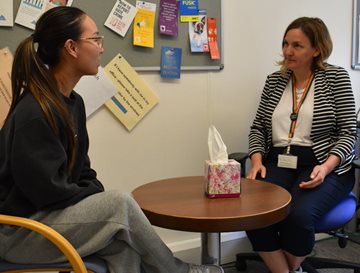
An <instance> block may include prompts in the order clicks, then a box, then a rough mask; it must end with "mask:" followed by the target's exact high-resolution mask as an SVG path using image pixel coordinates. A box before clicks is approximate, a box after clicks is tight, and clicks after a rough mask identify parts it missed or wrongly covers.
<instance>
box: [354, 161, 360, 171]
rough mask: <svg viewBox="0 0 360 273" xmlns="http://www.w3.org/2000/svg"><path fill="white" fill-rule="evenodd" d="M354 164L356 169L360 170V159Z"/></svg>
mask: <svg viewBox="0 0 360 273" xmlns="http://www.w3.org/2000/svg"><path fill="white" fill-rule="evenodd" d="M352 164H353V166H354V167H355V168H357V169H360V159H355V160H354V161H353V162H352Z"/></svg>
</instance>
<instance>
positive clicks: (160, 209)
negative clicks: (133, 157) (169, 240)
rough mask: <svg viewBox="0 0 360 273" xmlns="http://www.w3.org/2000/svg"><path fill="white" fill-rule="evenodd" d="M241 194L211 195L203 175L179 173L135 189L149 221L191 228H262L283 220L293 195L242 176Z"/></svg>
mask: <svg viewBox="0 0 360 273" xmlns="http://www.w3.org/2000/svg"><path fill="white" fill-rule="evenodd" d="M240 184H241V195H240V197H237V198H212V199H211V198H208V197H206V195H205V178H204V177H203V176H189V177H177V178H169V179H164V180H159V181H155V182H151V183H148V184H145V185H142V186H140V187H138V188H136V189H135V190H134V191H133V192H132V193H133V196H134V198H135V200H136V201H137V202H138V204H139V205H140V207H141V208H142V210H143V212H144V213H145V215H146V216H147V218H148V219H149V221H150V222H151V223H152V224H153V225H155V226H159V227H163V228H168V229H174V230H181V231H191V232H228V231H241V230H250V229H256V228H262V227H265V226H268V225H271V224H274V223H277V222H279V221H281V220H283V219H284V218H285V217H286V215H287V213H288V209H289V204H290V201H291V195H290V194H289V193H288V192H287V191H286V190H285V189H283V188H281V187H279V186H276V185H274V184H271V183H267V182H262V181H258V180H250V179H246V178H241V182H240Z"/></svg>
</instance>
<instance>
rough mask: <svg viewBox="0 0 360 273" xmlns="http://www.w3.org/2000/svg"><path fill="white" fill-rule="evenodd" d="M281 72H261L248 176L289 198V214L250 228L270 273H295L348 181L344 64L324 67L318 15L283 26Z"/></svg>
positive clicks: (350, 109) (327, 50) (327, 48)
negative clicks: (277, 188) (263, 75)
mask: <svg viewBox="0 0 360 273" xmlns="http://www.w3.org/2000/svg"><path fill="white" fill-rule="evenodd" d="M282 51H283V60H282V61H280V62H279V64H280V65H281V69H280V71H277V72H275V73H273V74H271V75H269V76H268V77H267V80H266V83H265V86H264V89H263V93H262V96H261V101H260V105H259V107H258V110H257V113H256V116H255V119H254V121H253V124H252V126H251V130H250V134H249V154H250V158H251V169H250V171H249V173H248V174H247V177H248V178H250V179H255V178H257V179H263V180H266V181H268V182H271V183H275V184H278V185H280V186H282V187H284V188H285V189H287V190H288V191H289V192H290V193H291V195H292V203H291V208H290V212H289V215H288V217H287V218H286V219H285V220H284V221H282V222H281V223H279V224H276V225H273V226H270V227H267V228H263V229H259V230H253V231H248V232H247V235H248V237H249V239H250V241H251V243H252V246H253V249H254V251H256V252H258V253H259V255H260V256H261V257H262V259H263V260H264V262H265V263H266V265H267V266H268V268H269V270H270V271H271V272H273V273H286V272H289V271H290V272H299V271H300V272H301V267H300V265H301V262H302V261H303V260H304V259H305V257H306V256H307V255H308V254H310V253H311V251H312V248H313V246H314V241H315V234H314V223H316V220H317V219H319V218H320V217H321V216H322V215H323V214H324V213H326V212H327V211H328V210H330V209H331V208H332V207H333V206H334V205H335V204H336V203H338V202H339V201H340V200H341V199H342V198H344V197H345V196H346V195H347V194H348V193H349V192H350V191H351V189H352V187H353V185H354V180H355V179H354V171H353V169H352V168H351V162H352V160H353V158H354V151H353V150H354V144H355V139H356V113H355V101H354V97H353V92H352V88H351V82H350V78H349V75H348V73H347V72H346V71H345V69H343V68H341V67H338V66H334V65H330V64H327V63H326V62H325V60H326V59H327V58H328V57H329V56H330V54H331V51H332V41H331V38H330V34H329V32H328V29H327V27H326V25H325V24H324V23H323V21H322V20H320V19H319V18H309V17H301V18H298V19H296V20H295V21H293V22H292V23H291V24H290V25H289V26H288V28H287V29H286V31H285V34H284V37H283V42H282Z"/></svg>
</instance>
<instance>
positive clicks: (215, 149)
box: [208, 125, 228, 164]
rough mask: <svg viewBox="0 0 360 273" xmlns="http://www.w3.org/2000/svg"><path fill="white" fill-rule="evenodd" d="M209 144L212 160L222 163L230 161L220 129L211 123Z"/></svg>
mask: <svg viewBox="0 0 360 273" xmlns="http://www.w3.org/2000/svg"><path fill="white" fill-rule="evenodd" d="M208 146H209V155H210V160H211V161H214V162H217V163H220V164H225V163H228V154H227V148H226V145H225V144H224V142H223V140H222V138H221V136H220V134H219V132H218V130H216V128H215V126H214V125H210V127H209V134H208Z"/></svg>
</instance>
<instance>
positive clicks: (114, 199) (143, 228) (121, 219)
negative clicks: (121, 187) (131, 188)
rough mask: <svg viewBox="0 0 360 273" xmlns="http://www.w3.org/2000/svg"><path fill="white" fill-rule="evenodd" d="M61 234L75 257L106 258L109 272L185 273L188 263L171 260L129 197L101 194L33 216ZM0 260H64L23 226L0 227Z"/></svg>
mask: <svg viewBox="0 0 360 273" xmlns="http://www.w3.org/2000/svg"><path fill="white" fill-rule="evenodd" d="M31 218H32V219H34V220H38V221H40V222H42V223H44V224H46V225H49V226H50V227H52V228H54V229H55V230H57V231H58V232H59V233H61V234H62V235H63V236H64V237H65V238H66V239H68V240H69V241H70V243H71V244H72V245H73V246H74V247H75V248H76V249H77V251H78V252H79V254H80V256H82V257H84V256H87V255H90V254H96V255H97V256H99V257H101V258H103V259H104V260H106V262H107V264H108V268H109V270H110V272H112V273H123V272H124V273H129V272H131V273H140V272H146V273H186V272H188V270H189V266H188V264H186V263H184V262H182V261H180V260H179V259H177V258H175V257H174V256H173V254H172V252H171V251H170V249H169V248H168V247H167V246H166V245H165V244H164V243H163V242H162V240H161V239H160V237H159V236H158V235H157V234H156V232H155V230H154V229H153V227H152V226H151V224H150V222H149V221H148V219H147V218H146V216H145V215H144V214H143V212H142V211H141V209H140V207H139V206H138V204H137V203H136V201H135V200H134V199H133V198H132V197H131V195H130V194H125V193H121V192H118V191H105V192H102V193H98V194H94V195H91V196H89V197H87V198H85V199H84V200H82V201H80V202H79V203H77V204H75V205H73V206H70V207H68V208H65V209H61V210H55V211H52V212H38V213H36V214H34V215H33V216H32V217H31ZM0 242H1V243H0V256H1V258H3V259H6V260H8V261H12V262H20V263H49V262H59V261H64V260H65V258H64V256H63V254H62V253H61V252H60V251H59V250H57V248H56V247H54V246H53V245H52V243H50V242H49V241H48V240H47V239H45V238H43V237H42V236H41V235H38V234H36V233H34V232H30V231H28V230H25V229H22V228H20V229H19V228H14V227H10V226H1V225H0Z"/></svg>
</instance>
